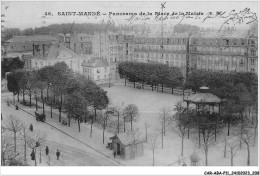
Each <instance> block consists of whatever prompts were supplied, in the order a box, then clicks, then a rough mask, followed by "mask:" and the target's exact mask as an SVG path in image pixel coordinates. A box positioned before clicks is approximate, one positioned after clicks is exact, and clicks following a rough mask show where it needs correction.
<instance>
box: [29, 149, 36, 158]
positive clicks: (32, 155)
mask: <svg viewBox="0 0 260 176" xmlns="http://www.w3.org/2000/svg"><path fill="white" fill-rule="evenodd" d="M30 156H31V160H35V153H34V150H32V153H31V155H30Z"/></svg>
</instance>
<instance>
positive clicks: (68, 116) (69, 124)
mask: <svg viewBox="0 0 260 176" xmlns="http://www.w3.org/2000/svg"><path fill="white" fill-rule="evenodd" d="M68 120H69V123H68V124H69V127H70V114H68Z"/></svg>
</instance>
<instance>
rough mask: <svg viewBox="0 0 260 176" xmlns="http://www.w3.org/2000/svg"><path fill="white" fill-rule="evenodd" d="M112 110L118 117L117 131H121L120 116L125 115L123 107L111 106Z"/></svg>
mask: <svg viewBox="0 0 260 176" xmlns="http://www.w3.org/2000/svg"><path fill="white" fill-rule="evenodd" d="M110 111H111V112H113V115H115V116H116V117H117V133H119V129H120V117H123V111H122V108H121V107H119V106H114V107H111V108H110Z"/></svg>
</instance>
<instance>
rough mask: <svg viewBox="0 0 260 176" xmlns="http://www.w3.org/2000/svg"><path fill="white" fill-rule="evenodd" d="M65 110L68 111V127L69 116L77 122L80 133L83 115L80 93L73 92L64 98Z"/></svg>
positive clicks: (82, 102)
mask: <svg viewBox="0 0 260 176" xmlns="http://www.w3.org/2000/svg"><path fill="white" fill-rule="evenodd" d="M66 97H67V98H66V103H65V104H64V105H65V109H66V110H67V111H68V117H69V126H70V118H71V116H72V117H73V118H75V119H76V120H77V122H78V129H79V132H80V123H81V122H82V121H83V118H82V117H83V115H84V107H85V106H84V102H85V100H84V98H83V97H82V95H81V94H80V92H73V93H72V94H68V95H67V96H66Z"/></svg>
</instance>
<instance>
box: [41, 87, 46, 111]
mask: <svg viewBox="0 0 260 176" xmlns="http://www.w3.org/2000/svg"><path fill="white" fill-rule="evenodd" d="M41 97H42V112H43V114H45V109H44V97H43V93H42V91H41Z"/></svg>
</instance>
